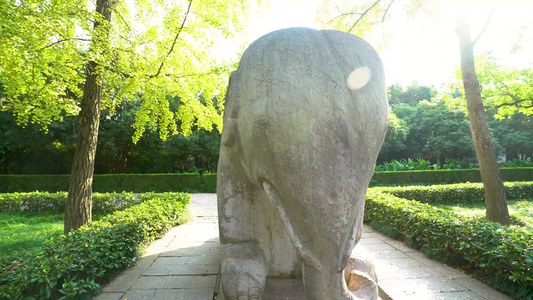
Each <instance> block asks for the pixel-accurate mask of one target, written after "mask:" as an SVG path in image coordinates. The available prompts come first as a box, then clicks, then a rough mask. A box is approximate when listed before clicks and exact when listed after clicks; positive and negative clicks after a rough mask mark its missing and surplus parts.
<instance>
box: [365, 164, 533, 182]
mask: <svg viewBox="0 0 533 300" xmlns="http://www.w3.org/2000/svg"><path fill="white" fill-rule="evenodd" d="M500 173H501V175H502V177H503V180H504V181H531V180H533V168H500ZM460 182H482V180H481V173H480V172H479V169H468V170H423V171H390V172H375V173H374V177H372V181H371V186H387V185H389V186H390V185H409V184H443V183H460Z"/></svg>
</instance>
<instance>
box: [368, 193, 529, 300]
mask: <svg viewBox="0 0 533 300" xmlns="http://www.w3.org/2000/svg"><path fill="white" fill-rule="evenodd" d="M530 184H531V183H530ZM426 188H427V189H426V190H425V191H426V192H429V193H430V194H431V193H432V192H431V189H432V188H433V189H435V192H433V193H434V194H446V193H443V189H442V188H441V187H440V186H435V187H426ZM399 189H401V188H399ZM396 192H397V191H395V189H391V188H388V189H384V188H371V189H369V193H368V195H367V202H366V206H365V222H367V223H370V225H372V226H373V227H375V228H376V229H378V230H380V231H382V232H384V233H385V234H388V235H390V236H392V237H394V238H398V239H401V240H404V241H405V242H406V243H407V244H408V245H410V246H412V247H415V248H418V249H421V250H422V251H424V252H425V253H426V254H428V255H429V256H430V257H433V258H435V259H439V260H441V261H443V262H445V263H448V264H452V265H464V264H465V263H468V264H469V265H470V266H472V267H474V268H475V269H476V270H479V273H478V275H480V276H483V277H485V278H489V280H488V283H489V284H490V285H492V286H494V287H495V288H497V289H500V290H502V291H503V292H505V293H507V294H509V295H511V296H512V297H515V298H517V299H531V295H533V242H532V241H533V235H532V234H531V233H528V232H526V231H524V230H521V229H517V228H512V227H504V226H501V225H499V224H497V223H492V222H489V221H486V220H484V219H471V218H467V217H462V216H459V215H457V214H455V213H453V212H449V211H446V210H443V209H439V208H436V207H434V206H431V205H429V204H426V203H421V201H426V202H430V201H432V200H424V198H423V197H422V195H423V194H424V193H421V194H420V196H421V197H418V198H416V200H407V199H402V198H399V197H397V196H395V195H393V193H396Z"/></svg>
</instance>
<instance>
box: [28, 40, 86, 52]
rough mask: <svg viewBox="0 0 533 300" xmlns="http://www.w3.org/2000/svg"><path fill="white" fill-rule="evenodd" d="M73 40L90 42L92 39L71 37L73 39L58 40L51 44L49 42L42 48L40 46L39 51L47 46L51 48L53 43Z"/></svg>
mask: <svg viewBox="0 0 533 300" xmlns="http://www.w3.org/2000/svg"><path fill="white" fill-rule="evenodd" d="M72 40H78V41H82V42H90V41H91V40H90V39H84V38H71V39H63V40H58V41H55V42H53V43H51V44H48V45H46V46H44V47H42V48H40V49H39V50H38V51H42V50H44V49H46V48H50V47H52V46H53V45H56V44H59V43H63V42H68V41H72Z"/></svg>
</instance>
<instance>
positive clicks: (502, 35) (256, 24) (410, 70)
mask: <svg viewBox="0 0 533 300" xmlns="http://www.w3.org/2000/svg"><path fill="white" fill-rule="evenodd" d="M322 1H323V0H270V4H266V5H265V7H264V8H263V9H262V11H261V12H260V13H259V14H258V15H254V14H251V15H250V24H249V27H248V28H247V33H248V39H249V40H250V41H253V40H255V39H257V38H259V37H260V36H262V35H264V34H266V33H268V32H271V31H274V30H277V29H282V28H287V27H295V26H303V27H312V28H318V25H316V24H315V14H316V10H317V8H318V7H319V6H320V4H321V3H322ZM446 3H447V4H450V6H449V8H448V9H447V10H448V11H444V10H440V12H441V15H442V17H441V18H440V20H436V22H435V23H437V24H439V26H438V27H431V26H429V25H428V24H427V20H413V21H409V22H407V23H406V22H400V21H398V23H389V24H386V27H385V29H386V30H387V31H389V32H394V36H392V37H389V38H388V46H387V47H385V48H382V49H379V50H378V52H379V53H380V56H381V58H382V60H383V62H384V65H385V72H386V76H387V85H390V84H393V83H401V84H403V85H407V84H409V83H410V82H413V81H418V82H420V83H422V84H429V85H436V86H438V85H440V84H441V83H444V82H450V81H451V80H453V78H454V70H455V68H456V67H457V66H458V65H459V49H458V40H457V36H456V34H455V33H454V26H455V15H456V14H455V11H456V10H457V5H459V4H465V3H469V4H470V6H471V7H470V10H469V11H472V12H474V13H472V15H473V18H472V20H471V27H472V36H473V38H475V36H477V33H478V32H479V30H480V29H481V28H482V27H483V25H484V24H485V20H486V19H487V17H488V15H489V11H490V9H489V8H490V7H491V5H490V4H494V5H496V9H495V11H494V14H493V17H492V19H491V22H490V23H489V26H488V28H487V30H486V31H485V33H484V34H483V36H482V37H481V39H480V40H479V42H478V44H476V47H475V51H476V53H481V52H485V51H493V56H495V57H498V58H505V60H504V63H505V64H506V65H512V66H514V67H528V66H529V67H533V36H527V35H526V36H522V37H521V38H520V37H519V35H518V33H513V30H514V29H516V28H517V27H519V26H521V25H524V24H526V22H527V20H530V22H532V21H531V20H533V0H506V1H503V0H447V1H446ZM532 25H533V24H532ZM531 27H532V28H533V26H531ZM398 28H401V30H398ZM529 34H530V35H533V30H529ZM517 41H522V42H521V43H522V44H523V49H522V50H521V51H519V52H518V54H517V55H515V57H514V58H509V57H508V56H509V51H510V49H511V48H512V45H513V44H514V43H515V42H517Z"/></svg>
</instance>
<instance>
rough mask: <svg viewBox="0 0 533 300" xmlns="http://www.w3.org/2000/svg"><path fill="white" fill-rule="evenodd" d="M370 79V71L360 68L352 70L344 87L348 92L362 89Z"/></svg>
mask: <svg viewBox="0 0 533 300" xmlns="http://www.w3.org/2000/svg"><path fill="white" fill-rule="evenodd" d="M370 78H372V71H370V69H369V68H367V67H360V68H357V69H355V70H353V72H352V73H350V76H348V78H347V79H346V85H347V86H348V88H349V89H350V90H358V89H360V88H362V87H364V86H365V85H366V84H367V83H368V82H369V81H370Z"/></svg>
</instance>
